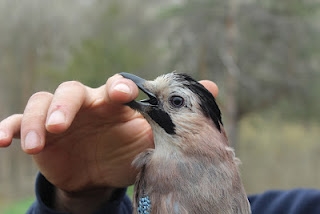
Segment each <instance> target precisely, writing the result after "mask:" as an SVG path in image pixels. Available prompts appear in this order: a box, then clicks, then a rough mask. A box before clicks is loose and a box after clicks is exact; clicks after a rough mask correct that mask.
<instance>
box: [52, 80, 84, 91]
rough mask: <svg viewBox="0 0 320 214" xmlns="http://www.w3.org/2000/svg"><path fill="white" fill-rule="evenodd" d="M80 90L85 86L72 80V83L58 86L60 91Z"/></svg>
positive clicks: (68, 82)
mask: <svg viewBox="0 0 320 214" xmlns="http://www.w3.org/2000/svg"><path fill="white" fill-rule="evenodd" d="M74 87H76V88H78V87H79V88H80V87H83V84H82V83H81V82H79V81H76V80H72V81H67V82H63V83H61V84H60V85H59V86H58V89H62V88H74Z"/></svg>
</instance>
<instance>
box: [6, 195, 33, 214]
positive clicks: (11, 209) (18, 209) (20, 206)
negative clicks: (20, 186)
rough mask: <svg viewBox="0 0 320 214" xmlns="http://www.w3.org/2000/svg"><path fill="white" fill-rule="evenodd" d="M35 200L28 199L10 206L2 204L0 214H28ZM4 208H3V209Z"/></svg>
mask: <svg viewBox="0 0 320 214" xmlns="http://www.w3.org/2000/svg"><path fill="white" fill-rule="evenodd" d="M33 201H34V199H33V198H28V199H24V200H20V201H16V202H12V203H9V204H1V206H0V213H2V214H22V213H26V212H27V210H28V208H29V207H30V205H31V204H32V203H33ZM1 207H2V208H1Z"/></svg>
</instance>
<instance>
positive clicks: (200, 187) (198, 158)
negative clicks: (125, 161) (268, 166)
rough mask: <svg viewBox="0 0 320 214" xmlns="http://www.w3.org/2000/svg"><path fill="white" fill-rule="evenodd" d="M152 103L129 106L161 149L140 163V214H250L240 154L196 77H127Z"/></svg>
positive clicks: (148, 153)
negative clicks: (146, 125) (149, 78)
mask: <svg viewBox="0 0 320 214" xmlns="http://www.w3.org/2000/svg"><path fill="white" fill-rule="evenodd" d="M121 75H123V76H124V77H125V78H128V79H131V80H133V81H134V82H135V83H136V84H137V86H138V87H139V88H140V89H141V90H142V91H143V92H144V93H146V94H147V95H148V97H149V99H147V100H143V101H140V102H136V101H132V102H130V103H128V104H127V105H128V106H130V107H131V108H133V109H136V110H138V111H139V112H140V113H141V114H142V115H143V116H144V117H145V118H146V120H147V121H148V122H149V123H150V125H151V127H152V130H153V135H154V143H155V149H149V150H147V151H145V152H143V153H141V154H140V155H138V156H137V158H136V159H135V160H134V162H133V165H134V166H135V167H137V168H139V169H140V173H139V175H138V177H137V181H136V184H135V193H134V202H133V205H134V213H139V214H140V213H152V214H163V213H170V214H184V213H188V214H199V213H201V214H207V213H208V214H209V213H210V214H249V213H251V211H250V205H249V202H248V199H247V196H246V194H245V190H244V187H243V185H242V182H241V179H240V175H239V170H238V163H239V160H238V159H237V158H236V157H235V154H234V151H233V149H232V148H230V147H229V146H228V139H227V137H226V134H225V131H224V128H223V126H222V121H221V113H220V110H219V108H218V106H217V104H216V102H215V99H214V97H213V96H212V95H211V93H210V92H208V91H207V90H206V89H205V88H204V87H203V86H202V85H201V84H199V83H198V82H196V81H195V80H193V79H192V78H191V77H190V76H188V75H185V74H178V73H169V74H166V75H162V76H160V77H158V78H157V79H155V80H154V81H145V80H143V79H141V78H139V77H137V76H134V75H132V74H127V73H121Z"/></svg>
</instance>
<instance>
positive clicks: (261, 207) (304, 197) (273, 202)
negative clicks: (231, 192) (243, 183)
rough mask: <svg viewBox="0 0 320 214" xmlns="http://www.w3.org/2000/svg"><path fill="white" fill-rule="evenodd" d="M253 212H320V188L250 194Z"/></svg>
mask: <svg viewBox="0 0 320 214" xmlns="http://www.w3.org/2000/svg"><path fill="white" fill-rule="evenodd" d="M249 201H250V204H251V209H252V214H319V213H320V190H315V189H293V190H287V191H283V190H273V191H267V192H265V193H262V194H258V195H253V196H249Z"/></svg>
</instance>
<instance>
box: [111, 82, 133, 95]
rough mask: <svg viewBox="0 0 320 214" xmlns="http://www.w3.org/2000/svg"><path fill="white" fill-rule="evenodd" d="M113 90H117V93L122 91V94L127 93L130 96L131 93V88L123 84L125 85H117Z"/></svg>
mask: <svg viewBox="0 0 320 214" xmlns="http://www.w3.org/2000/svg"><path fill="white" fill-rule="evenodd" d="M113 89H114V90H116V91H120V92H123V93H126V94H130V93H131V89H130V87H129V86H127V85H126V84H123V83H119V84H117V85H115V86H114V88H113Z"/></svg>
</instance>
